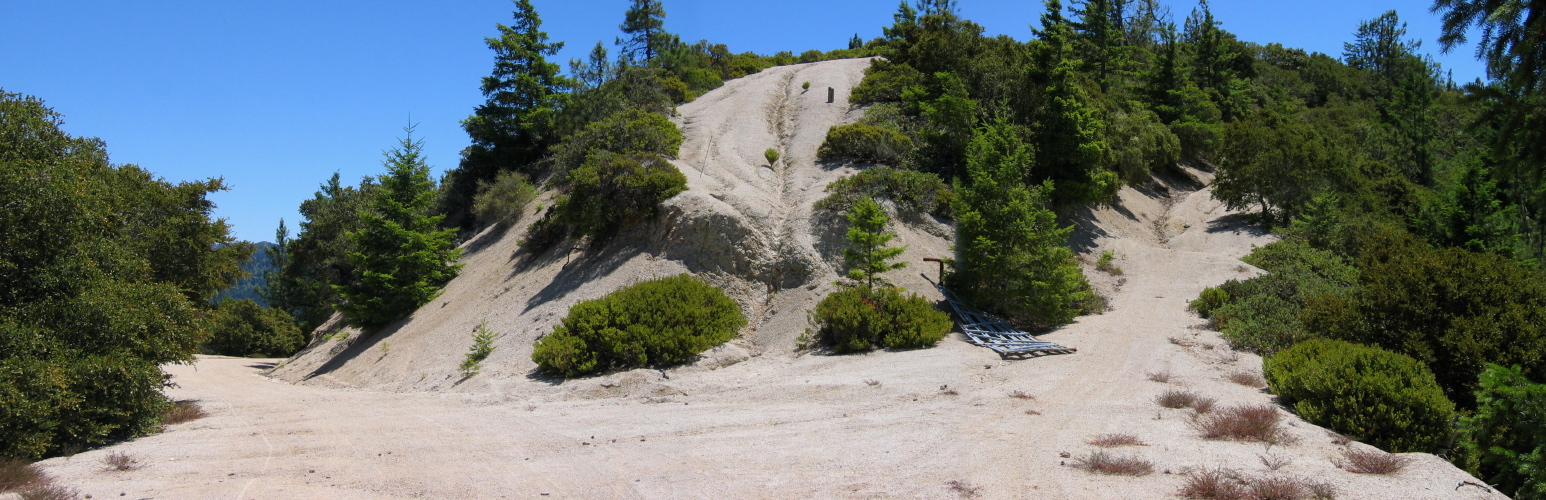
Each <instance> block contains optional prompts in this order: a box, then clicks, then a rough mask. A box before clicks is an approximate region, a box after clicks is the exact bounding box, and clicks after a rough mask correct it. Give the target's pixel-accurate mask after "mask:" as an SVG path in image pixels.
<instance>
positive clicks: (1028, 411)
mask: <svg viewBox="0 0 1546 500" xmlns="http://www.w3.org/2000/svg"><path fill="white" fill-rule="evenodd" d="M1025 414H1026V415H1040V414H1041V412H1039V411H1036V410H1025Z"/></svg>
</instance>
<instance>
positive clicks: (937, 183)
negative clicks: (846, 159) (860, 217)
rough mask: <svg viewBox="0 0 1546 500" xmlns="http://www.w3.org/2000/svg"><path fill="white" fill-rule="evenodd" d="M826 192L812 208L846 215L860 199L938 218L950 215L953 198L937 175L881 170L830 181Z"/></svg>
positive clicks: (877, 169) (891, 169)
mask: <svg viewBox="0 0 1546 500" xmlns="http://www.w3.org/2000/svg"><path fill="white" fill-rule="evenodd" d="M826 191H827V192H828V193H831V194H829V195H827V197H826V198H822V199H821V200H819V201H817V202H816V208H824V209H828V210H838V211H847V210H848V209H849V207H852V206H853V204H854V202H856V201H858V200H859V199H861V198H885V199H889V200H891V201H892V202H893V203H896V206H897V208H899V209H901V210H905V211H908V212H913V213H932V214H937V215H941V216H949V215H950V201H951V199H952V198H953V197H954V195H955V193H954V191H951V190H950V186H949V185H947V184H945V181H943V180H940V178H939V176H938V175H935V174H932V173H929V172H919V171H917V170H905V169H896V168H891V167H885V166H878V167H871V168H867V169H864V170H860V171H859V173H856V174H853V175H850V176H848V177H844V178H842V179H838V180H836V181H832V183H831V184H828V185H827V189H826Z"/></svg>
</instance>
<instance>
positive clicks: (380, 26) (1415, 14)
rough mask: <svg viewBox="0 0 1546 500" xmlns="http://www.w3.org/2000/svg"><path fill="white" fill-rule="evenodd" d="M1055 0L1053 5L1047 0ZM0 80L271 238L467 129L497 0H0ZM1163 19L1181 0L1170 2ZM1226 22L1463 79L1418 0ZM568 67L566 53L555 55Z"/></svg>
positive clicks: (738, 8) (773, 28)
mask: <svg viewBox="0 0 1546 500" xmlns="http://www.w3.org/2000/svg"><path fill="white" fill-rule="evenodd" d="M532 1H533V3H534V4H535V5H536V7H537V11H538V13H539V14H540V15H541V16H542V18H543V21H544V25H543V27H544V28H545V29H546V31H547V32H548V33H549V34H550V35H551V36H552V37H553V38H554V39H555V40H561V41H564V42H566V43H567V44H568V45H567V46H566V47H565V48H564V51H563V52H562V53H560V54H559V56H558V58H556V59H557V60H558V61H560V62H567V61H568V60H569V59H570V58H580V57H583V56H584V54H585V53H586V52H587V51H588V50H589V49H590V47H591V46H592V45H594V44H595V43H596V42H597V41H605V42H606V43H607V45H608V46H609V47H611V43H612V41H613V38H614V37H616V35H617V25H618V24H619V23H620V22H621V21H622V17H623V11H624V10H625V9H626V8H627V5H628V1H627V0H532ZM1065 3H1067V2H1065ZM0 5H3V12H5V15H4V16H0V54H3V56H0V87H3V88H4V89H5V90H6V91H8V92H20V93H24V94H30V95H35V96H38V97H40V98H42V99H44V100H45V102H46V103H47V104H48V105H50V106H52V107H53V108H54V109H55V110H56V111H59V112H60V113H63V114H64V116H65V126H64V128H65V130H66V131H68V132H70V133H71V134H74V135H78V136H95V137H100V138H102V139H103V140H105V141H107V145H108V151H109V153H111V155H112V160H113V161H114V162H117V163H134V164H138V165H140V166H142V167H144V168H146V169H149V170H150V171H152V172H155V173H157V174H158V175H161V176H163V177H165V178H167V179H168V180H172V181H180V180H193V179H202V178H206V177H224V178H225V179H226V181H227V183H228V184H229V185H231V186H232V190H231V191H228V192H224V193H219V194H216V195H214V196H213V197H212V199H213V200H214V201H215V202H216V203H217V204H218V208H217V211H216V214H217V215H218V216H220V217H225V218H227V219H228V220H229V221H230V222H231V223H232V225H233V226H234V228H235V233H236V235H237V237H238V238H241V239H246V240H253V241H259V240H272V239H273V232H274V228H275V227H276V226H277V224H278V221H279V219H280V218H281V217H283V218H284V219H285V220H286V221H287V222H288V223H289V225H290V227H291V231H292V235H293V234H294V232H295V231H296V223H297V221H298V219H299V215H298V214H297V212H296V208H297V207H298V206H299V204H300V202H301V201H302V200H305V199H307V198H310V197H311V196H312V193H313V192H315V191H316V189H317V186H318V184H320V183H321V182H322V181H323V180H325V179H326V178H327V177H328V176H330V175H332V173H333V172H334V171H337V172H340V173H341V174H342V175H343V178H344V179H345V180H346V181H347V182H349V183H357V182H358V181H359V179H360V178H361V177H363V176H366V175H374V174H377V173H379V172H380V171H381V155H380V153H381V151H382V150H384V149H387V148H390V147H392V146H393V145H395V144H396V142H395V139H396V138H397V137H399V136H401V134H402V131H401V130H400V129H401V128H402V127H403V126H404V125H406V124H407V123H408V120H409V115H410V114H411V115H412V119H413V121H414V122H417V123H418V124H419V128H418V132H417V137H420V138H422V139H424V140H425V145H426V154H427V156H428V159H429V162H430V165H431V166H432V167H433V168H434V170H435V172H436V175H437V176H438V175H439V173H440V172H443V171H444V170H446V169H449V168H453V167H455V166H456V162H457V159H458V157H459V156H458V154H459V151H461V149H462V148H463V147H465V146H466V145H467V143H468V140H467V136H466V134H465V133H463V132H462V130H461V128H460V125H459V124H458V121H459V120H461V119H462V118H464V117H466V116H467V115H468V114H469V113H471V112H472V109H473V107H474V106H476V105H477V104H478V103H480V102H482V100H483V97H482V95H480V94H479V92H478V81H479V79H480V78H481V77H483V76H484V75H486V74H488V73H489V70H490V69H491V68H492V62H493V58H492V53H491V52H490V51H489V50H488V49H487V48H486V47H485V46H484V45H483V38H484V37H487V36H493V35H494V34H495V33H496V31H495V28H494V23H501V22H509V20H510V11H511V3H510V2H509V1H506V0H457V1H446V2H438V1H436V2H427V1H401V0H376V1H370V2H365V1H320V2H319V1H310V0H308V1H297V0H275V1H269V2H225V1H213V2H212V1H207V0H200V1H191V0H182V1H172V0H147V1H141V2H123V1H76V0H49V1H24V0H6V1H5V2H4V3H3V4H0ZM1170 5H1171V6H1172V9H1173V10H1174V11H1175V12H1174V13H1175V15H1176V18H1177V22H1178V23H1179V21H1180V20H1181V19H1184V17H1185V16H1186V14H1187V13H1188V12H1190V11H1191V9H1192V7H1193V6H1194V5H1195V3H1192V2H1170ZM1212 5H1213V10H1214V13H1215V15H1216V16H1217V18H1218V19H1219V20H1220V21H1221V22H1222V23H1223V26H1224V28H1225V29H1227V30H1229V31H1231V32H1233V33H1235V34H1237V35H1239V36H1240V38H1241V39H1243V40H1248V41H1253V42H1259V43H1270V42H1278V43H1282V44H1284V45H1287V46H1291V47H1300V48H1304V49H1307V50H1310V51H1318V52H1324V53H1328V54H1332V55H1334V56H1340V54H1341V52H1342V43H1343V42H1345V41H1347V40H1349V39H1350V38H1351V33H1352V32H1353V31H1354V30H1355V29H1356V28H1357V26H1358V22H1359V21H1360V20H1366V19H1371V18H1374V17H1376V16H1378V15H1379V14H1381V13H1382V12H1384V11H1386V10H1390V9H1395V10H1397V11H1398V12H1399V13H1400V14H1401V17H1402V19H1403V20H1404V21H1406V22H1407V23H1408V24H1409V25H1410V26H1409V32H1408V36H1410V37H1413V38H1419V39H1422V40H1423V41H1424V42H1425V43H1424V45H1423V49H1424V50H1425V51H1429V52H1432V53H1433V54H1434V55H1435V57H1436V58H1437V59H1438V60H1439V61H1440V62H1441V63H1442V64H1443V65H1444V67H1445V68H1448V69H1452V70H1453V71H1454V74H1455V79H1456V80H1458V81H1470V80H1471V79H1474V78H1476V77H1479V76H1482V74H1483V69H1482V66H1481V65H1480V64H1479V63H1477V62H1476V61H1475V60H1474V59H1473V57H1472V54H1471V49H1470V48H1462V49H1457V50H1456V51H1455V52H1454V53H1451V54H1449V55H1444V56H1440V55H1438V47H1437V44H1435V43H1434V42H1433V40H1434V39H1435V38H1437V36H1438V29H1439V23H1438V20H1437V18H1436V17H1434V16H1432V15H1430V14H1428V12H1427V8H1428V6H1429V5H1430V2H1428V1H1398V0H1386V1H1373V0H1336V1H1331V0H1307V1H1294V2H1276V1H1263V0H1215V1H1214V2H1213V3H1212ZM896 6H897V1H896V0H847V1H832V0H826V1H812V0H786V1H782V2H737V1H724V0H713V1H711V0H665V7H666V11H667V17H666V28H667V29H668V30H670V31H672V32H675V33H678V34H680V35H682V38H683V39H684V40H687V41H696V40H699V39H708V40H711V41H714V42H716V43H725V44H728V45H729V46H730V49H731V50H732V51H735V52H743V51H754V52H759V53H767V54H771V53H773V52H777V51H780V50H790V51H794V52H796V53H798V52H800V51H803V50H807V49H813V48H814V49H822V50H828V49H833V48H842V47H846V46H847V45H846V44H847V41H848V39H849V38H850V37H852V36H853V35H854V34H855V33H858V34H859V35H860V36H862V37H864V38H865V39H870V38H873V37H876V36H879V35H880V28H881V26H884V25H887V24H889V23H890V22H891V14H892V13H893V12H895V10H896ZM959 7H960V10H961V13H962V15H963V16H964V17H966V18H968V19H972V20H974V21H976V22H978V23H979V24H982V25H983V26H984V27H985V28H987V31H988V34H990V35H996V34H1006V35H1009V36H1012V37H1014V38H1016V39H1020V40H1025V39H1026V38H1027V37H1029V36H1030V28H1029V26H1030V25H1031V24H1033V23H1036V22H1037V21H1036V20H1037V16H1038V15H1040V13H1041V2H1037V1H1033V0H1016V1H998V0H960V1H959ZM565 67H567V66H565Z"/></svg>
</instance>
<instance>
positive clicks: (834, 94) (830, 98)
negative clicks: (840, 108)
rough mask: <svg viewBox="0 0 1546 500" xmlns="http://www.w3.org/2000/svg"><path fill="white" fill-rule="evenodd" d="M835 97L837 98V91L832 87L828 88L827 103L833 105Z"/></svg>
mask: <svg viewBox="0 0 1546 500" xmlns="http://www.w3.org/2000/svg"><path fill="white" fill-rule="evenodd" d="M835 97H837V91H835V90H832V87H827V103H828V104H830V103H832V101H833V99H834V98H835Z"/></svg>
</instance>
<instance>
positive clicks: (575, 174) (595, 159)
mask: <svg viewBox="0 0 1546 500" xmlns="http://www.w3.org/2000/svg"><path fill="white" fill-rule="evenodd" d="M685 190H687V177H686V176H684V175H682V172H681V171H680V170H677V169H676V166H674V165H672V164H671V162H669V161H667V160H666V159H664V158H662V157H660V156H657V155H654V154H651V153H642V152H635V153H631V154H628V155H620V154H612V153H609V152H603V153H600V154H595V155H591V157H590V159H588V160H586V162H585V163H584V164H583V165H580V167H579V168H576V169H574V170H573V171H571V172H569V193H568V195H567V196H565V197H564V198H562V199H560V201H559V203H558V206H556V207H554V213H555V214H556V215H557V217H558V221H560V222H562V223H563V224H565V225H567V226H568V227H569V228H570V229H571V230H572V231H573V232H574V233H575V234H579V235H583V236H590V237H592V238H605V237H606V236H608V235H611V234H612V233H613V232H615V231H616V230H617V229H618V228H619V227H621V226H622V225H623V224H625V223H628V222H634V221H639V220H643V219H647V218H649V217H653V216H654V215H655V210H656V209H657V208H658V207H659V206H660V202H662V201H666V199H668V198H671V197H672V196H676V194H677V193H680V192H682V191H685Z"/></svg>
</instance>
